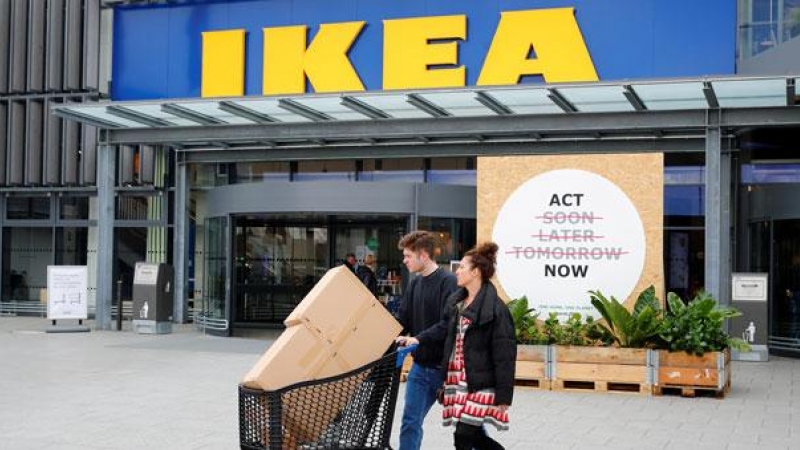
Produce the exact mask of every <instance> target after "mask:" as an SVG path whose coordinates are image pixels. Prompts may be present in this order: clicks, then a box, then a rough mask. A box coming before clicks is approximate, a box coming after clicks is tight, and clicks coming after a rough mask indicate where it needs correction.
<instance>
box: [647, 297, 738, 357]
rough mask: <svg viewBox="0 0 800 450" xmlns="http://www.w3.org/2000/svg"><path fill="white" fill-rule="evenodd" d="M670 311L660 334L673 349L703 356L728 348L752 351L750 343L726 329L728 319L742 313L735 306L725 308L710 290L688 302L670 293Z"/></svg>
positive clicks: (667, 346) (668, 298)
mask: <svg viewBox="0 0 800 450" xmlns="http://www.w3.org/2000/svg"><path fill="white" fill-rule="evenodd" d="M667 303H668V304H669V311H668V312H667V313H666V314H665V315H664V321H663V324H662V327H661V332H660V336H661V338H662V339H663V340H664V343H665V346H666V348H667V350H669V351H685V352H687V353H691V354H694V355H698V356H702V355H703V354H704V353H706V352H718V351H722V350H725V349H726V348H734V349H737V350H749V348H750V346H749V345H748V344H747V343H746V342H744V341H743V340H741V339H739V338H732V337H731V336H730V335H728V333H726V332H725V329H724V325H725V320H726V319H730V318H732V317H737V316H740V315H741V313H740V312H739V311H738V310H736V309H735V308H731V307H721V306H719V305H718V304H717V301H716V300H714V298H713V297H712V296H711V295H710V294H709V293H707V292H705V291H701V292H699V293H698V294H697V296H696V297H695V298H693V299H692V300H691V301H690V302H689V303H688V304H684V303H683V300H681V298H680V297H678V295H676V294H675V293H673V292H670V293H669V294H668V295H667Z"/></svg>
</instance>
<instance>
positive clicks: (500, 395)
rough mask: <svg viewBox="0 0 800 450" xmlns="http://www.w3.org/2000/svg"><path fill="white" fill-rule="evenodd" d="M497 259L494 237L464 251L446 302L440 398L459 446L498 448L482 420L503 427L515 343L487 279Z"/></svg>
mask: <svg viewBox="0 0 800 450" xmlns="http://www.w3.org/2000/svg"><path fill="white" fill-rule="evenodd" d="M496 259H497V244H495V243H494V242H486V243H483V244H480V245H478V246H477V247H475V248H473V249H472V250H469V251H468V252H466V253H465V254H464V258H463V259H462V260H461V264H460V266H459V267H458V269H457V270H456V278H457V281H458V286H459V289H458V290H457V291H456V292H455V293H453V295H452V296H451V297H450V299H449V300H448V304H447V305H448V306H447V308H448V311H447V313H448V315H449V317H450V320H449V323H448V331H447V338H446V339H445V346H444V361H443V367H446V368H447V376H446V378H445V386H444V396H443V400H442V404H443V406H444V412H443V414H444V425H445V426H450V425H454V426H455V428H456V429H455V433H454V441H455V448H456V449H458V450H462V449H463V450H472V449H473V448H474V449H478V450H481V449H492V450H494V449H503V446H502V445H500V444H499V443H498V442H497V441H495V440H494V439H492V438H490V437H489V436H487V435H486V431H485V429H484V425H485V424H491V425H494V426H495V427H496V428H497V429H498V430H507V429H508V423H509V421H508V407H509V406H510V405H511V399H512V397H513V394H514V368H515V364H516V359H517V343H516V339H515V337H514V324H513V321H512V319H511V313H510V312H509V311H508V307H507V306H506V305H505V303H503V301H502V300H501V299H500V298H499V297H498V296H497V290H496V289H495V287H494V285H493V284H492V283H491V281H489V280H490V279H491V278H492V276H493V275H494V272H495V263H496Z"/></svg>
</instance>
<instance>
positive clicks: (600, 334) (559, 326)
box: [544, 312, 611, 346]
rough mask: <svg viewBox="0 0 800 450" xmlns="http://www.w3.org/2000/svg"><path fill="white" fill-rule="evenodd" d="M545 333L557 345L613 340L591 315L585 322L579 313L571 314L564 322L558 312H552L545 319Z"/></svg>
mask: <svg viewBox="0 0 800 450" xmlns="http://www.w3.org/2000/svg"><path fill="white" fill-rule="evenodd" d="M544 335H545V336H546V337H547V342H548V343H550V344H556V345H580V346H593V345H607V344H608V343H610V342H611V339H610V336H609V335H608V333H607V332H606V331H605V329H603V328H601V327H599V324H598V323H597V322H595V321H594V319H593V318H592V317H591V316H589V317H587V318H586V321H585V322H583V321H582V319H581V315H580V314H578V313H573V314H571V315H570V316H569V317H567V320H566V321H564V322H561V321H559V320H558V314H557V313H554V312H553V313H550V315H549V317H548V318H547V319H545V321H544Z"/></svg>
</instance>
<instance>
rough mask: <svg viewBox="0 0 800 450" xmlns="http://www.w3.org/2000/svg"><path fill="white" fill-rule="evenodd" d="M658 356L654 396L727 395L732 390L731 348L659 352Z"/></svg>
mask: <svg viewBox="0 0 800 450" xmlns="http://www.w3.org/2000/svg"><path fill="white" fill-rule="evenodd" d="M658 359H659V367H658V371H657V373H656V376H657V377H658V383H657V384H656V386H655V387H654V389H653V393H654V394H655V395H665V394H668V395H669V394H671V395H680V396H681V397H696V396H710V397H716V398H724V397H725V394H727V393H728V392H729V391H730V388H731V365H730V351H728V350H726V351H724V352H710V353H706V354H705V355H703V356H694V355H689V354H686V353H683V352H675V353H669V352H666V351H659V352H658ZM720 386H722V388H721V389H720Z"/></svg>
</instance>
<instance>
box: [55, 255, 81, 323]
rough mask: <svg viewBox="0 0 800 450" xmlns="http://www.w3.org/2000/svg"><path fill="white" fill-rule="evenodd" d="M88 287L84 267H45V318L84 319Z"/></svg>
mask: <svg viewBox="0 0 800 450" xmlns="http://www.w3.org/2000/svg"><path fill="white" fill-rule="evenodd" d="M88 286H89V271H88V269H87V268H86V266H47V297H48V299H47V318H48V319H50V320H58V319H86V318H87V317H88V316H89V304H88V302H87V297H88V295H87V294H88Z"/></svg>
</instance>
